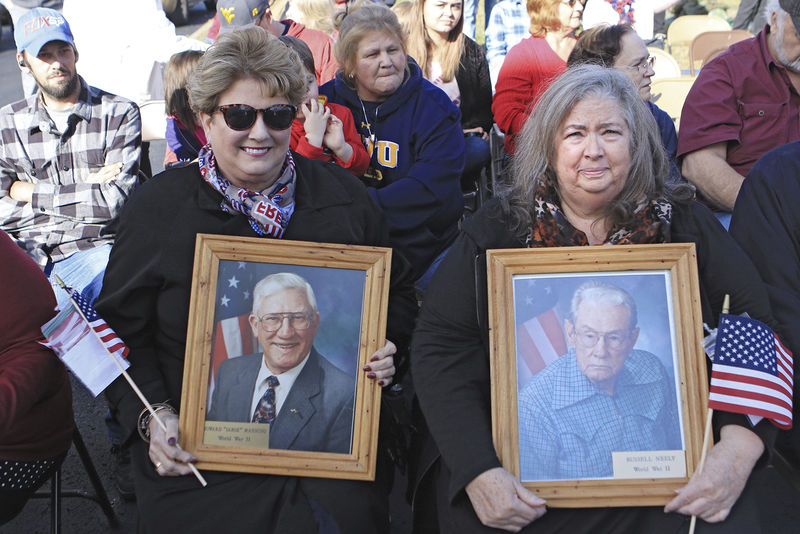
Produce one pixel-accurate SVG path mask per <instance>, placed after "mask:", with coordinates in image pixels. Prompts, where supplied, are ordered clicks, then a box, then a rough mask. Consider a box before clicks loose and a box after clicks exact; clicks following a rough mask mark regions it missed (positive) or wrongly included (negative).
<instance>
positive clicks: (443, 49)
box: [408, 0, 493, 185]
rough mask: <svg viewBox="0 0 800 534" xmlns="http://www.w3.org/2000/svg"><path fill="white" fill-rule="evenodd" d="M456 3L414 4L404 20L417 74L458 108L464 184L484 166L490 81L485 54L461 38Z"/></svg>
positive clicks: (461, 19)
mask: <svg viewBox="0 0 800 534" xmlns="http://www.w3.org/2000/svg"><path fill="white" fill-rule="evenodd" d="M462 8H463V3H462V0H414V1H413V8H412V10H411V20H410V22H409V36H408V55H410V56H411V57H413V58H414V60H416V62H417V64H418V65H419V66H420V68H421V69H422V73H423V76H425V78H426V79H428V80H430V82H431V83H433V84H434V85H435V86H437V87H438V88H440V89H442V90H443V91H444V92H445V93H446V94H447V96H449V97H450V100H452V102H453V103H454V104H455V105H456V106H458V107H459V108H460V109H461V128H462V130H463V131H464V142H465V144H466V146H465V152H466V161H465V164H464V172H463V174H462V185H468V184H465V181H469V180H472V179H474V178H476V177H477V174H478V173H480V170H481V168H482V167H483V166H485V165H486V164H487V163H488V162H489V158H490V154H489V134H488V132H489V130H490V129H491V127H492V120H493V119H492V82H491V80H490V78H489V64H488V62H487V61H486V54H485V53H484V52H483V49H482V48H481V47H480V45H478V44H477V43H476V42H475V41H473V40H472V39H470V38H469V37H467V36H466V35H464V33H463V32H462V30H463V27H464V16H463V12H462Z"/></svg>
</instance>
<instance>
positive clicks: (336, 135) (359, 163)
mask: <svg viewBox="0 0 800 534" xmlns="http://www.w3.org/2000/svg"><path fill="white" fill-rule="evenodd" d="M280 40H281V42H283V44H285V45H286V46H288V47H289V48H291V49H292V50H294V51H295V53H296V54H297V55H298V56H299V57H300V61H301V62H302V63H303V66H304V67H305V70H306V73H305V75H306V80H307V84H308V94H306V98H305V100H304V101H303V103H302V104H301V106H300V109H298V110H297V116H296V117H295V120H294V122H293V123H292V138H291V141H290V145H289V147H290V148H291V149H292V150H294V151H295V152H297V153H298V154H301V155H303V156H305V157H307V158H308V159H315V160H318V161H332V162H334V163H337V164H338V165H339V166H341V167H343V168H345V169H347V170H348V171H350V172H352V173H353V174H355V175H356V176H359V177H360V176H361V175H362V174H364V172H365V171H366V170H367V168H368V167H369V159H370V158H369V154H368V153H367V149H366V148H365V147H364V145H363V144H362V143H361V137H360V136H359V134H358V131H357V130H356V126H355V123H354V122H353V114H352V113H351V112H350V110H349V109H348V108H347V107H346V106H342V105H340V104H333V103H327V98H325V97H324V96H323V97H322V98H320V96H319V87H318V86H317V79H316V77H315V76H314V56H312V55H311V49H309V48H308V45H306V44H305V43H304V42H303V41H301V40H300V39H298V38H297V37H290V36H288V35H284V36H283V37H281V38H280Z"/></svg>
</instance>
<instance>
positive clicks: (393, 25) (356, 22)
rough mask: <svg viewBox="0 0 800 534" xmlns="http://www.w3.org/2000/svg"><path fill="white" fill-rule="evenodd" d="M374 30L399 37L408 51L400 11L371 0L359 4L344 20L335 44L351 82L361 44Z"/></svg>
mask: <svg viewBox="0 0 800 534" xmlns="http://www.w3.org/2000/svg"><path fill="white" fill-rule="evenodd" d="M372 32H381V33H385V34H386V35H389V36H391V37H392V38H393V39H396V40H397V42H398V43H399V44H400V46H401V48H402V49H403V55H405V54H406V50H407V48H406V44H407V43H406V32H405V30H403V26H402V25H401V24H400V21H399V20H397V15H395V13H394V12H393V11H392V10H391V9H389V8H388V7H386V6H384V5H380V4H375V3H373V2H370V1H365V2H361V3H359V4H357V6H356V7H354V8H352V9H351V10H350V13H349V14H348V15H347V16H346V17H345V18H344V20H343V21H342V25H341V27H340V28H339V38H338V39H337V40H336V43H335V44H334V45H333V53H334V55H335V56H336V60H337V61H338V62H339V66H340V70H341V71H342V74H343V75H344V81H345V82H347V83H348V84H350V83H351V82H350V81H349V80H350V77H351V76H352V75H354V73H355V70H356V63H357V61H358V58H357V57H356V52H358V45H359V44H360V43H361V40H362V39H363V38H364V37H366V36H367V35H368V34H370V33H372ZM406 63H407V61H406ZM407 68H408V65H406V69H407Z"/></svg>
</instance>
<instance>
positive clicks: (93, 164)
mask: <svg viewBox="0 0 800 534" xmlns="http://www.w3.org/2000/svg"><path fill="white" fill-rule="evenodd" d="M80 83H81V91H80V95H79V97H78V103H77V104H76V105H75V107H74V109H73V111H72V114H71V115H70V116H69V119H68V122H67V124H68V126H67V131H66V132H64V133H61V132H59V131H57V130H56V126H55V123H54V122H53V120H52V119H51V118H50V116H49V115H48V114H47V110H46V109H45V107H44V105H43V104H42V100H41V98H40V94H41V92H40V91H37V93H36V94H35V95H33V96H31V97H28V98H27V99H25V100H20V101H19V102H15V103H14V104H9V105H7V106H4V107H3V108H2V109H0V228H1V229H2V230H4V231H6V232H7V233H9V234H10V235H11V237H12V238H13V239H15V240H16V242H17V244H18V245H19V246H20V247H21V248H22V249H23V250H25V251H26V252H27V253H28V254H30V255H31V256H32V257H33V259H34V260H36V262H37V263H39V264H40V265H41V266H42V268H44V267H45V266H46V265H47V263H48V260H49V261H52V262H57V261H59V260H62V259H64V258H67V257H69V256H70V255H72V254H74V253H75V252H77V251H79V250H86V249H90V248H92V247H96V246H99V245H102V244H104V243H107V242H110V241H111V240H112V239H113V237H114V236H113V233H112V232H111V231H110V229H109V225H110V224H111V223H112V222H114V220H115V219H116V218H117V216H118V214H119V212H120V209H121V208H122V206H123V205H124V203H125V201H126V200H127V199H128V196H129V195H130V194H131V192H132V191H133V188H134V187H135V186H136V184H137V183H138V173H139V156H140V153H141V142H142V135H141V131H142V127H141V120H140V118H139V108H138V107H137V106H136V104H134V103H133V102H131V101H130V100H127V99H124V98H122V97H118V96H116V95H112V94H110V93H106V92H104V91H102V90H100V89H97V88H95V87H91V86H89V85H88V84H87V83H86V82H85V81H84V80H83V78H80ZM112 163H122V169H121V170H120V172H119V174H118V175H117V176H116V178H113V179H111V180H109V181H107V182H105V183H87V182H86V179H87V177H88V176H89V174H90V173H93V172H97V171H98V170H99V169H100V168H102V167H103V166H105V165H110V164H112ZM18 180H21V181H25V182H31V183H33V184H35V188H34V191H33V198H32V202H18V201H16V200H14V199H12V198H11V197H10V196H9V191H10V189H11V185H12V184H13V183H14V182H15V181H18Z"/></svg>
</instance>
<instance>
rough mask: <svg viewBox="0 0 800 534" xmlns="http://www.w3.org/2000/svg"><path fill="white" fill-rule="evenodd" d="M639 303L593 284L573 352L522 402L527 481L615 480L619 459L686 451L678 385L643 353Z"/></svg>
mask: <svg viewBox="0 0 800 534" xmlns="http://www.w3.org/2000/svg"><path fill="white" fill-rule="evenodd" d="M636 324H637V314H636V303H635V302H634V301H633V298H632V297H631V296H630V295H629V294H628V293H627V292H626V291H624V290H622V289H620V288H619V287H617V286H614V285H611V284H607V283H602V282H586V283H584V284H582V285H581V286H579V287H578V289H576V290H575V294H574V295H573V297H572V306H571V318H570V319H565V320H564V330H565V332H566V334H567V338H568V340H569V344H570V346H571V347H572V348H571V349H570V351H569V352H568V353H567V354H566V355H564V356H562V357H560V358H558V359H557V360H555V361H554V362H552V363H551V364H550V365H548V366H547V367H546V368H544V369H543V370H542V371H541V372H539V373H538V374H537V375H536V376H534V377H533V378H532V379H531V381H530V382H529V383H528V384H526V385H525V387H524V388H523V389H522V391H521V392H520V395H519V403H518V408H519V448H520V471H521V478H522V480H559V479H560V480H577V479H585V478H603V477H611V476H613V469H612V455H611V453H612V452H620V451H654V450H678V449H681V448H682V446H681V432H680V427H679V424H678V413H677V408H676V401H675V385H674V382H673V381H672V379H671V378H670V376H669V375H668V374H667V372H666V371H665V369H664V366H663V365H662V364H661V362H660V361H659V359H658V357H656V356H655V355H653V354H651V353H649V352H646V351H643V350H635V349H634V348H633V347H634V346H635V345H636V340H637V338H638V336H639V328H638V327H637V326H636Z"/></svg>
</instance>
